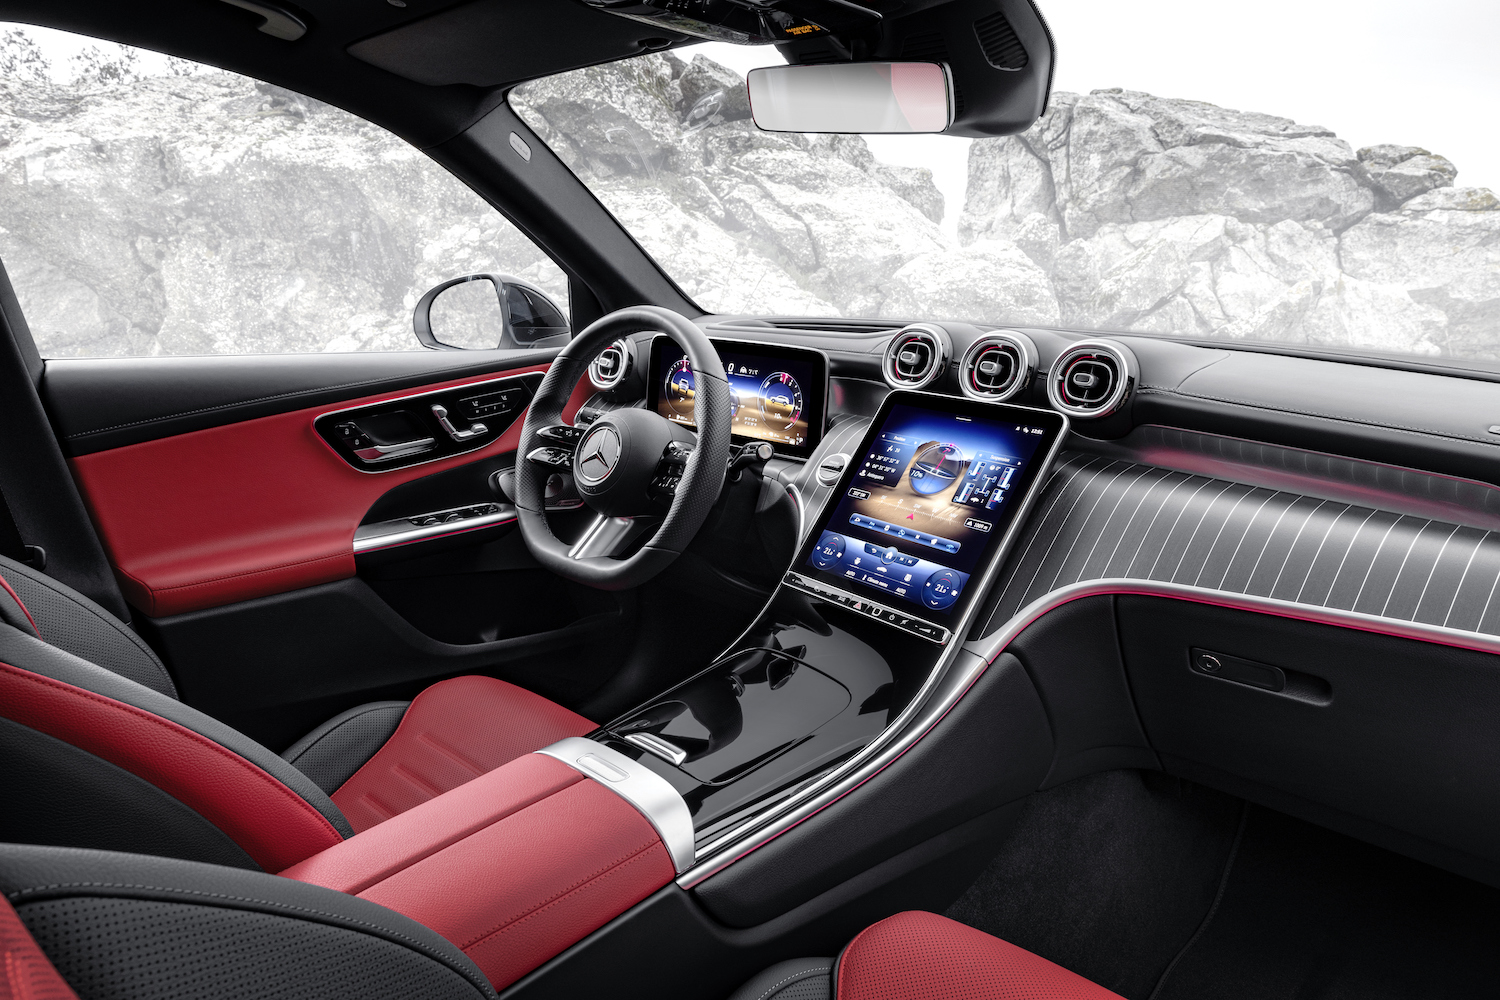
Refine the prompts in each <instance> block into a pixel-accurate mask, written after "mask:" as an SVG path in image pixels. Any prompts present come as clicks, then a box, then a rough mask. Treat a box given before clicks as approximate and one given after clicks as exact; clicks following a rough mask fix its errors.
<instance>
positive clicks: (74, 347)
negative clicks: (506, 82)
mask: <svg viewBox="0 0 1500 1000" xmlns="http://www.w3.org/2000/svg"><path fill="white" fill-rule="evenodd" d="M0 258H3V260H4V261H5V266H6V269H7V270H8V271H9V273H10V278H11V282H12V284H13V285H14V286H15V288H16V290H17V293H18V295H19V297H20V300H21V304H22V308H23V310H24V312H25V314H26V317H27V320H28V322H29V324H30V325H31V327H32V332H33V335H34V336H35V338H36V340H37V342H38V344H39V346H40V347H41V349H42V352H43V354H44V355H46V356H51V357H67V356H79V355H95V356H97V355H118V354H211V353H250V352H262V351H320V350H360V349H363V350H406V349H417V348H418V344H417V342H416V339H415V337H414V336H413V334H412V328H411V309H412V306H413V305H415V303H416V300H417V298H418V297H419V296H420V295H421V294H422V293H423V292H425V291H426V290H427V289H428V288H429V287H431V286H432V285H434V284H436V283H437V282H438V281H441V280H442V279H444V278H448V277H454V276H457V275H461V274H468V273H474V272H479V271H510V272H511V273H517V274H519V275H520V276H522V277H526V278H529V279H531V280H535V281H538V282H539V283H540V284H541V285H542V286H543V287H544V288H547V289H548V290H550V291H552V292H553V293H554V294H555V295H558V296H560V301H562V302H564V303H566V301H567V296H566V289H567V284H566V281H565V279H564V278H563V276H562V274H561V272H560V271H559V270H558V268H557V267H556V265H554V264H553V263H552V262H551V261H550V260H549V259H547V258H546V257H545V256H544V255H543V254H542V253H541V252H540V251H538V250H537V248H536V247H535V246H534V245H533V244H532V243H531V242H530V241H529V240H527V239H526V238H525V237H524V236H523V235H521V233H520V232H519V231H518V230H516V228H515V227H514V226H512V225H511V224H510V223H509V222H508V221H506V220H505V219H504V218H503V217H502V216H501V215H500V214H499V213H498V212H496V211H495V210H494V209H492V208H490V206H489V205H487V204H486V203H485V202H484V201H483V200H482V199H480V198H479V196H478V195H476V194H474V192H472V191H470V190H469V189H468V188H466V187H464V185H463V184H461V183H460V182H459V181H458V180H456V179H455V178H454V177H453V176H452V175H451V174H449V173H448V172H447V171H445V170H443V169H442V168H441V167H439V166H437V164H435V163H434V162H433V161H432V160H431V159H430V158H429V157H427V156H426V155H425V154H423V153H422V152H421V151H420V150H417V149H414V148H412V147H411V146H409V145H407V144H406V143H404V142H402V141H400V140H399V139H397V138H395V137H394V136H392V135H390V134H389V133H387V132H385V131H384V130H383V129H379V128H376V127H375V126H373V125H371V124H369V123H368V122H365V121H363V120H362V119H359V118H355V117H354V116H353V115H350V114H347V113H346V112H343V111H340V110H338V109H336V108H332V107H329V106H328V105H324V104H320V103H319V102H317V101H311V100H308V99H307V98H304V97H301V96H299V95H296V94H292V93H290V92H288V91H284V90H281V89H279V88H276V87H272V86H270V85H267V84H257V83H255V82H254V81H252V80H248V79H246V78H244V77H240V76H235V75H232V74H228V73H211V74H199V75H193V76H177V77H155V78H146V79H142V80H137V81H129V82H127V83H124V84H121V85H117V86H100V85H98V84H79V85H53V86H46V85H39V84H36V83H33V84H30V85H23V84H20V83H16V82H14V81H0Z"/></svg>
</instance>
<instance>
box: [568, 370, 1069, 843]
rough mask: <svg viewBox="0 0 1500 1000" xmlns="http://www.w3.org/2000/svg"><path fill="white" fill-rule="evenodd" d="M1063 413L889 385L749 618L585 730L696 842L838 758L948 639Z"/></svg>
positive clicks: (868, 739) (892, 709)
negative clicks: (679, 674) (653, 783)
mask: <svg viewBox="0 0 1500 1000" xmlns="http://www.w3.org/2000/svg"><path fill="white" fill-rule="evenodd" d="M1066 429H1067V421H1066V418H1064V417H1062V416H1061V415H1059V414H1056V413H1053V412H1051V411H1041V410H1033V409H1029V408H1025V407H1019V406H1007V405H1003V404H989V403H980V402H976V401H971V400H960V399H953V398H950V397H941V396H933V395H929V394H926V393H914V392H896V393H892V394H891V395H890V396H889V397H888V398H887V400H886V402H885V403H884V405H883V406H882V407H881V411H880V413H879V414H878V415H877V416H876V418H875V420H874V421H873V422H872V424H871V425H870V430H869V431H868V432H867V433H866V435H865V438H864V440H863V442H862V443H861V445H860V448H859V449H858V450H857V451H855V452H854V455H855V456H856V457H855V459H854V460H853V461H851V462H850V463H849V466H848V468H847V469H846V470H845V471H844V475H843V477H842V479H841V481H840V483H839V485H838V487H837V488H836V489H835V490H834V492H833V494H832V495H831V497H830V498H829V501H828V503H827V504H826V507H825V510H824V511H823V512H822V514H821V515H820V517H819V518H818V520H817V521H815V522H814V523H813V524H812V526H811V530H810V531H809V532H807V541H806V542H805V544H804V546H803V548H802V551H800V552H799V553H798V555H797V557H796V560H795V561H794V562H793V564H792V566H793V568H792V571H791V572H789V573H788V574H787V578H786V580H785V581H784V582H783V584H782V585H781V586H780V587H778V588H777V590H776V593H775V595H774V596H773V597H772V599H771V602H770V603H769V604H768V605H767V606H766V609H765V610H764V611H763V612H762V613H761V615H760V617H759V618H758V619H757V621H756V623H755V624H754V625H753V626H751V628H750V629H749V630H748V631H747V632H746V633H745V635H744V636H742V637H741V638H740V640H739V641H738V642H737V643H736V644H735V645H734V646H733V647H732V648H731V650H730V652H729V653H728V654H727V655H726V656H724V657H722V658H721V659H720V660H719V661H718V662H717V663H715V664H713V665H712V666H710V667H709V668H708V669H707V670H705V671H703V672H701V673H699V674H698V675H697V676H695V677H693V678H692V679H690V680H688V681H687V682H685V683H683V684H681V685H679V686H678V687H677V688H675V689H673V690H671V691H669V692H667V693H666V694H664V695H662V696H661V697H660V698H658V699H656V700H654V701H652V702H650V703H648V704H646V705H644V706H642V707H641V708H639V709H637V710H635V711H632V712H629V713H627V714H626V715H624V716H623V717H621V718H620V719H618V720H616V721H615V722H613V723H611V724H610V725H608V726H606V727H605V728H604V730H602V731H601V732H600V733H598V734H596V736H595V738H596V739H601V740H603V741H605V742H606V743H608V744H609V745H610V746H612V747H614V748H615V749H617V750H619V751H620V752H622V753H626V754H628V755H629V756H631V757H633V758H635V759H638V760H641V761H642V762H643V763H644V764H645V765H646V766H648V767H650V768H651V769H652V770H654V771H656V772H657V773H659V774H661V775H662V776H663V777H664V778H666V779H667V780H668V781H669V782H670V783H671V784H672V785H673V787H675V788H676V789H677V790H678V791H679V792H680V793H681V794H682V796H683V798H684V799H685V800H686V802H687V804H688V807H689V810H690V811H691V812H692V814H693V820H694V827H695V829H696V831H697V837H698V840H699V841H700V843H709V842H712V841H714V839H715V838H716V837H718V836H720V835H721V834H723V833H724V832H725V831H728V830H732V829H734V828H736V827H737V826H739V825H740V824H742V823H743V822H745V821H746V820H747V818H748V817H751V816H752V815H754V814H755V813H756V812H757V811H758V810H761V809H764V808H766V807H768V806H773V805H775V804H777V803H779V802H783V801H785V800H786V799H788V797H790V796H795V795H796V794H798V791H799V789H800V788H802V787H804V786H806V785H807V783H808V782H809V781H814V780H815V779H817V778H818V776H820V775H823V774H825V773H827V772H828V771H829V770H830V769H831V768H835V767H837V766H838V765H840V764H843V763H845V762H847V761H850V759H851V758H853V757H855V756H856V755H858V754H860V753H861V752H862V751H864V750H865V749H866V748H867V747H870V746H871V744H873V743H875V742H876V741H877V740H879V739H880V738H881V737H882V734H883V733H886V732H887V730H889V729H891V728H892V727H893V726H894V725H895V724H896V722H897V720H898V719H900V718H901V717H902V714H903V713H904V712H906V711H907V710H908V709H910V708H912V707H913V706H914V705H915V704H916V703H918V702H919V701H920V700H921V699H922V698H923V697H925V691H926V690H927V689H928V685H930V684H931V683H932V682H933V679H934V678H935V677H937V676H938V675H939V674H940V673H941V668H943V667H944V666H945V665H946V664H947V663H948V662H949V661H951V659H952V657H953V656H954V655H955V654H956V652H957V649H958V646H959V643H955V642H952V641H951V640H952V638H953V637H954V636H956V635H959V636H961V635H963V634H964V629H965V628H967V626H968V623H969V622H968V620H969V618H970V617H971V615H972V612H973V610H974V609H975V608H977V607H979V603H978V600H977V599H978V598H979V597H980V596H982V594H983V593H984V591H985V590H986V589H987V588H988V586H989V585H990V583H991V582H992V581H993V579H994V577H995V575H996V571H997V569H998V567H999V565H1000V562H1001V561H1002V559H1003V558H1004V555H1005V553H1006V551H1007V549H1008V548H1009V546H1010V544H1011V541H1012V540H1013V538H1014V536H1015V533H1016V530H1017V529H1018V527H1019V525H1020V524H1021V522H1022V521H1023V520H1024V516H1025V513H1026V511H1027V510H1028V509H1029V507H1030V505H1031V503H1032V501H1033V500H1034V494H1035V486H1036V484H1037V483H1038V482H1039V481H1040V480H1041V477H1042V476H1043V474H1044V473H1045V471H1046V468H1047V466H1048V465H1049V464H1050V462H1051V460H1052V458H1053V456H1055V454H1056V452H1057V450H1058V447H1059V445H1060V444H1061V441H1062V437H1063V435H1064V433H1065V432H1066ZM908 515H909V516H908ZM831 535H837V536H838V537H839V538H840V539H841V540H842V542H843V544H842V545H841V546H839V547H837V549H836V551H835V552H830V544H829V542H828V539H829V537H830V536H831ZM877 598H878V599H877Z"/></svg>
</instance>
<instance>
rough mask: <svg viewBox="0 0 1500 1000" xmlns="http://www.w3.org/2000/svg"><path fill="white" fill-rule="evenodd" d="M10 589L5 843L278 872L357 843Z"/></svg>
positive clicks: (322, 812) (293, 783) (1, 732)
mask: <svg viewBox="0 0 1500 1000" xmlns="http://www.w3.org/2000/svg"><path fill="white" fill-rule="evenodd" d="M14 580H15V578H14V577H12V578H11V582H12V587H11V588H4V587H0V775H4V777H3V778H0V781H3V782H4V786H5V795H6V800H7V803H8V805H7V808H6V809H4V810H0V840H5V841H15V842H21V843H33V844H55V845H65V846H74V847H99V848H107V849H113V850H123V851H133V852H140V853H143V854H157V855H162V856H166V857H175V858H187V859H191V860H197V861H210V862H214V863H216V864H223V865H232V866H236V867H243V868H261V869H264V870H267V871H280V870H282V869H283V868H286V867H288V866H289V865H292V864H295V863H296V862H298V861H301V860H302V859H303V858H305V857H308V856H309V855H311V854H314V853H316V852H318V851H320V850H323V849H324V848H326V847H329V846H331V845H333V844H335V843H338V842H339V841H340V840H342V839H343V838H345V837H350V836H353V830H352V829H351V828H350V826H349V823H348V821H347V820H346V819H345V818H344V815H343V813H341V812H340V811H339V809H338V807H337V806H335V805H334V804H333V800H332V799H330V798H329V797H328V795H327V794H326V793H325V792H324V791H323V790H322V789H320V788H319V787H318V786H317V785H315V784H314V783H313V782H312V780H311V779H309V778H308V777H307V776H306V775H305V774H303V773H302V772H301V771H299V770H297V769H296V768H295V767H293V766H292V765H291V764H289V763H287V762H286V761H285V760H283V759H282V758H281V757H280V756H278V755H277V754H274V753H272V752H271V751H270V750H268V749H266V748H265V747H263V746H261V745H260V744H258V743H256V742H255V741H254V740H252V739H250V738H249V737H247V736H245V735H243V734H241V733H239V732H236V731H235V730H234V729H231V728H230V727H228V726H226V725H224V724H223V723H221V722H218V721H217V720H215V719H213V718H211V717H209V716H207V715H204V714H203V713H202V712H199V711H197V710H196V709H193V708H190V707H189V706H187V705H184V704H182V703H181V702H180V701H177V700H176V699H175V698H174V697H171V696H170V695H168V694H166V693H163V692H162V691H160V690H154V689H152V688H150V687H147V686H146V685H144V684H140V683H137V682H136V681H134V680H131V679H129V678H127V677H124V676H122V675H120V674H118V673H115V672H113V671H111V670H106V669H104V668H103V667H101V666H98V665H96V664H94V663H91V662H89V661H87V660H84V659H81V658H80V657H78V656H75V655H73V654H72V653H70V652H67V651H65V650H63V649H60V648H57V647H56V646H54V645H52V644H50V643H48V642H45V641H43V638H38V634H39V633H40V634H41V635H42V636H43V637H45V635H46V633H45V632H44V631H43V630H44V629H46V628H48V624H47V621H46V619H45V618H44V619H42V620H40V621H36V616H35V614H34V612H33V613H30V614H28V611H27V605H24V604H22V603H21V602H20V601H19V600H16V594H15V593H14V592H13V591H15V590H18V589H19V588H16V587H14ZM12 605H14V606H12ZM18 609H19V610H18ZM32 622H35V624H34V625H32V624H31V623H32ZM153 660H154V657H153ZM158 665H159V664H158Z"/></svg>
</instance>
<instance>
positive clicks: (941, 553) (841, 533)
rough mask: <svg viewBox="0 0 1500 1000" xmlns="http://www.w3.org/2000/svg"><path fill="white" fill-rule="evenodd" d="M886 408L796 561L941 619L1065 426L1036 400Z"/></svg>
mask: <svg viewBox="0 0 1500 1000" xmlns="http://www.w3.org/2000/svg"><path fill="white" fill-rule="evenodd" d="M894 395H895V394H893V396H894ZM902 395H906V394H902ZM907 398H910V397H909V396H907ZM919 398H920V397H919ZM887 407H888V408H887V410H886V414H885V417H884V419H883V420H881V419H877V423H876V425H875V426H874V427H873V428H872V430H871V432H870V433H869V434H868V435H867V436H866V447H865V448H864V450H863V452H862V453H860V454H856V455H855V456H853V458H852V459H851V466H852V469H851V473H852V474H846V475H845V479H844V488H843V494H842V496H840V497H839V498H838V500H837V502H836V503H835V504H834V505H833V509H832V513H831V514H830V515H829V516H828V518H827V519H826V520H825V521H824V523H823V524H822V526H821V530H820V531H819V532H818V533H817V536H816V540H815V541H813V542H812V544H811V546H810V547H809V548H805V549H804V554H803V555H802V556H801V559H800V560H799V564H798V565H796V566H794V567H793V568H794V570H796V571H798V572H800V573H801V574H804V575H806V576H809V577H812V578H815V579H821V580H823V581H825V582H828V583H831V584H834V585H835V586H838V587H839V588H841V589H843V590H846V591H849V592H850V593H853V594H865V595H868V596H870V597H872V598H874V599H876V600H880V601H882V602H884V603H885V604H886V605H887V606H889V607H893V608H904V609H905V610H906V613H907V614H910V615H916V616H920V617H921V618H923V619H926V620H929V621H935V622H940V623H945V624H946V623H947V622H949V621H952V620H954V615H956V614H958V613H959V612H960V610H961V609H962V608H963V607H964V606H966V604H967V600H966V598H967V597H968V596H969V589H970V586H971V584H972V583H974V582H975V580H974V575H975V573H976V572H978V571H980V570H982V569H983V568H984V567H985V566H987V565H988V561H989V558H990V557H991V556H992V555H993V554H994V551H995V548H996V546H998V545H999V544H1000V542H1001V539H1002V537H1003V536H1004V534H1005V531H1006V529H1007V528H1008V527H1009V526H1010V523H1011V521H1012V520H1013V519H1014V517H1015V514H1016V511H1017V509H1018V508H1019V507H1021V506H1022V505H1023V503H1024V501H1025V499H1026V497H1027V495H1028V492H1029V490H1030V488H1031V485H1032V484H1033V483H1034V482H1035V480H1036V475H1037V473H1038V471H1039V468H1040V466H1041V465H1042V464H1044V462H1045V460H1046V458H1047V456H1048V455H1049V454H1050V452H1051V451H1052V446H1053V444H1054V443H1055V442H1056V440H1057V437H1058V435H1059V434H1060V433H1061V431H1062V429H1063V428H1064V427H1065V426H1066V424H1065V422H1064V421H1063V420H1062V418H1061V417H1059V416H1058V415H1057V414H1055V413H1051V412H1049V411H1045V410H1032V409H1028V408H1024V407H1016V406H1001V405H995V404H973V403H964V402H960V401H957V400H935V401H934V402H933V403H931V404H928V403H925V402H922V403H912V402H897V403H894V404H887Z"/></svg>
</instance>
